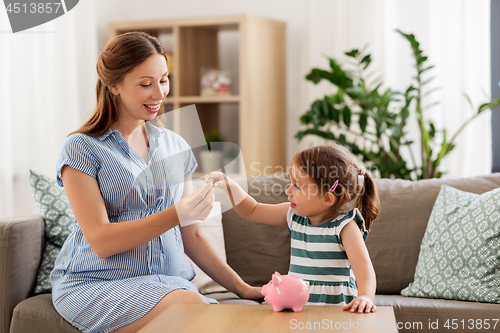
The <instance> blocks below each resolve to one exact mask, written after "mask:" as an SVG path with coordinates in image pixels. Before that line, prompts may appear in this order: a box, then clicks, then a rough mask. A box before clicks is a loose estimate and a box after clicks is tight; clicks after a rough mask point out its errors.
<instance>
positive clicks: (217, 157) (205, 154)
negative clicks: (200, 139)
mask: <svg viewBox="0 0 500 333" xmlns="http://www.w3.org/2000/svg"><path fill="white" fill-rule="evenodd" d="M205 141H206V143H207V149H206V150H202V151H201V152H200V161H201V168H202V171H203V172H204V173H208V172H211V171H215V170H218V169H220V168H221V167H222V162H223V161H222V158H223V155H224V154H223V149H222V147H223V142H224V139H223V137H222V136H221V134H220V132H219V130H218V129H213V130H211V131H209V132H207V133H205Z"/></svg>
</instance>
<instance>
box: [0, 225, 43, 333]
mask: <svg viewBox="0 0 500 333" xmlns="http://www.w3.org/2000/svg"><path fill="white" fill-rule="evenodd" d="M44 245H45V226H44V221H43V219H42V217H41V216H29V217H16V218H8V219H1V220H0V333H7V332H8V331H9V326H10V321H11V317H12V311H13V310H14V307H15V306H16V305H17V304H18V303H19V302H21V301H22V300H24V299H26V298H28V297H29V296H31V295H32V293H33V289H34V288H35V283H36V277H37V272H38V267H39V265H40V261H41V258H42V252H43V248H44Z"/></svg>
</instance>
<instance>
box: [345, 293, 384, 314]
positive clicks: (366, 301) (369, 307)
mask: <svg viewBox="0 0 500 333" xmlns="http://www.w3.org/2000/svg"><path fill="white" fill-rule="evenodd" d="M342 309H343V310H344V311H347V310H349V309H350V311H351V312H355V311H356V310H358V312H359V313H363V312H364V313H370V312H375V311H377V307H376V306H375V304H373V301H372V299H371V298H370V297H368V296H364V295H361V296H358V297H356V298H355V299H353V300H352V301H351V302H349V304H347V305H346V306H344V307H343V308H342Z"/></svg>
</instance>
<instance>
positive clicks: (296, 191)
mask: <svg viewBox="0 0 500 333" xmlns="http://www.w3.org/2000/svg"><path fill="white" fill-rule="evenodd" d="M211 175H212V177H213V178H214V181H215V186H218V187H221V188H222V189H223V190H225V191H226V193H227V194H228V196H229V198H230V199H231V203H232V205H233V207H234V208H235V210H236V211H237V212H238V214H239V215H241V217H243V218H245V219H247V220H251V221H255V222H260V223H265V224H271V225H283V226H285V225H287V226H288V231H289V233H290V236H291V239H292V241H291V258H290V270H289V273H288V274H290V275H295V276H298V277H300V278H302V279H304V280H306V281H309V283H310V297H309V302H308V304H318V305H320V304H321V305H323V304H340V305H344V310H349V309H350V311H351V312H354V311H356V310H357V311H358V312H359V313H362V312H366V313H369V312H375V310H376V307H375V305H374V303H373V302H374V297H375V288H376V280H375V272H374V270H373V266H372V264H371V261H370V257H369V255H368V251H367V249H366V246H365V243H364V240H365V239H366V237H367V235H368V230H370V228H371V226H372V223H373V220H374V219H375V217H376V216H377V213H378V206H379V202H378V195H377V190H376V187H375V183H374V181H373V179H372V178H371V177H370V176H369V175H368V174H367V173H366V172H365V171H364V170H361V169H359V168H358V167H357V166H356V164H355V163H354V161H353V158H352V155H351V153H350V152H349V151H348V150H347V149H346V148H344V147H342V146H339V145H331V146H318V147H314V148H309V149H306V150H304V151H302V152H300V153H298V154H296V155H295V156H294V157H293V159H292V161H291V163H290V180H291V185H290V187H288V188H287V190H286V194H287V195H288V200H289V202H287V203H282V204H277V205H268V204H261V203H257V202H256V201H255V200H254V199H253V198H252V197H250V196H249V195H248V194H246V193H245V192H244V191H243V190H242V189H241V187H239V186H238V185H237V184H236V183H235V182H234V181H232V180H230V179H229V178H227V177H226V176H225V175H223V174H222V173H212V174H211Z"/></svg>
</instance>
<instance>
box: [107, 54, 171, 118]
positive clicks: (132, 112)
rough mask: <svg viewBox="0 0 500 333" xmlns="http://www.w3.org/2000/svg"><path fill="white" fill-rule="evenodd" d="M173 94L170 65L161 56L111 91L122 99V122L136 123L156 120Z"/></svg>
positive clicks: (135, 70) (120, 103) (141, 67)
mask: <svg viewBox="0 0 500 333" xmlns="http://www.w3.org/2000/svg"><path fill="white" fill-rule="evenodd" d="M169 90H170V86H169V81H168V67H167V61H166V59H165V57H164V56H163V55H161V54H154V55H152V56H150V57H149V58H147V59H146V60H145V61H144V62H143V63H141V64H140V65H138V66H137V67H135V68H134V69H133V70H132V71H130V73H128V74H127V75H125V77H124V78H123V82H122V83H121V84H120V85H118V86H117V87H112V88H111V92H112V93H113V94H115V95H117V96H118V98H117V101H118V113H119V117H120V120H126V119H130V120H135V121H138V120H139V121H140V120H150V119H153V118H154V117H155V116H156V114H157V113H158V111H160V106H161V104H162V102H163V100H164V99H165V96H167V94H168V92H169Z"/></svg>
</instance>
